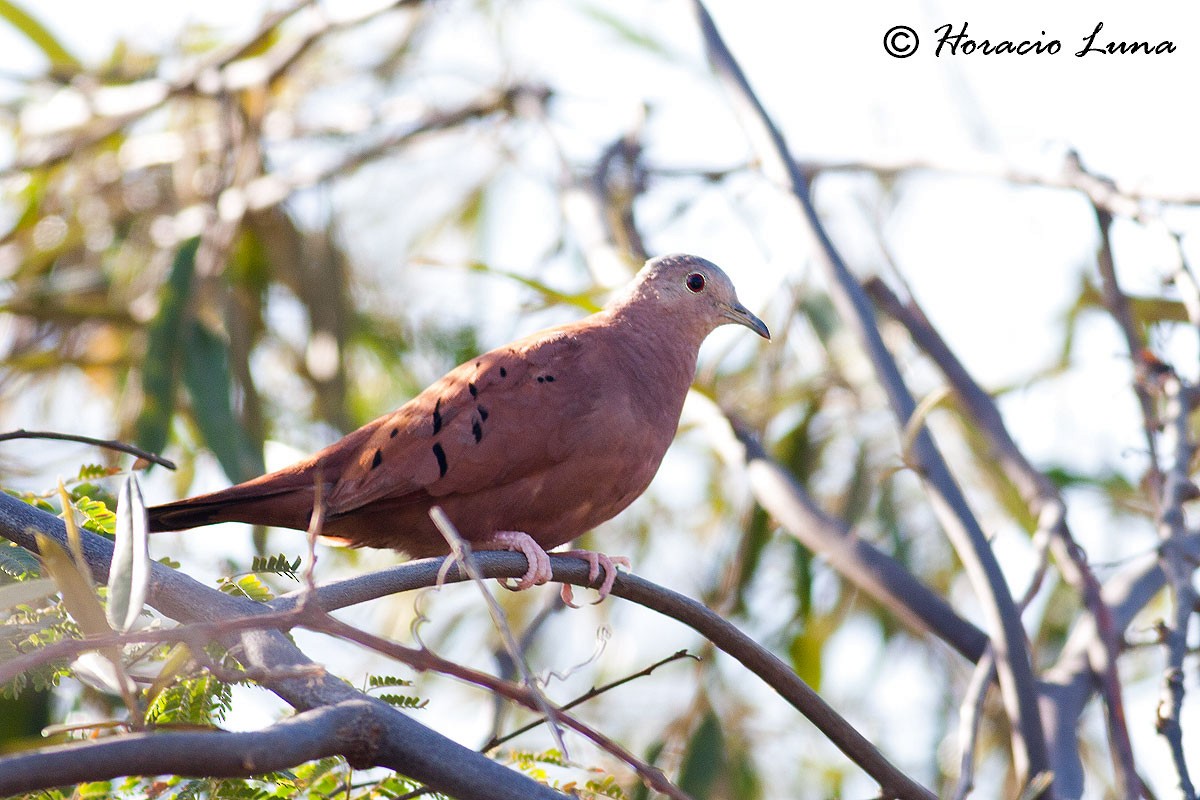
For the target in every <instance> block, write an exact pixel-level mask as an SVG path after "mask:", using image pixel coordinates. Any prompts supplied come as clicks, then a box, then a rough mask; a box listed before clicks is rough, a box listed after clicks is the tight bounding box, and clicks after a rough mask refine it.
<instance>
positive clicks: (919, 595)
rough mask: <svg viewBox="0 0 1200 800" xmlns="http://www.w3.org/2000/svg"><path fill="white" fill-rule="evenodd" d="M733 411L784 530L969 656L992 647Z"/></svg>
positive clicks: (757, 480)
mask: <svg viewBox="0 0 1200 800" xmlns="http://www.w3.org/2000/svg"><path fill="white" fill-rule="evenodd" d="M727 417H728V419H729V424H730V425H731V426H732V428H733V432H734V434H735V435H736V436H737V438H738V441H740V442H741V443H742V445H743V446H744V447H745V449H746V467H747V472H748V477H749V479H750V491H751V492H753V493H754V497H755V499H756V500H758V502H759V504H761V505H762V507H763V508H764V509H765V510H766V511H767V513H768V514H770V515H771V516H772V517H773V518H774V519H775V521H776V522H778V523H779V524H780V525H782V526H783V528H784V530H786V531H787V532H788V533H789V534H791V535H792V536H794V537H796V539H798V540H800V542H802V543H803V544H804V546H805V547H807V548H808V549H810V550H812V551H813V552H814V553H818V554H819V555H820V556H821V557H822V558H824V559H825V560H826V561H828V562H829V565H830V566H831V567H833V569H835V570H836V571H837V572H838V574H839V575H841V576H842V577H844V578H845V579H846V580H848V581H850V582H851V583H853V584H854V585H855V586H856V587H857V588H858V589H860V590H862V591H863V592H865V593H866V594H868V595H869V596H871V597H873V598H874V599H875V601H876V602H878V603H879V604H880V605H881V606H883V607H884V608H885V609H886V610H887V611H889V612H891V613H893V614H895V615H896V617H897V618H898V619H899V620H900V621H901V622H902V623H904V624H905V625H907V626H908V627H909V628H911V629H912V630H914V631H917V632H919V633H932V634H933V635H935V636H937V637H939V638H940V639H942V640H943V641H945V642H946V643H947V644H949V645H950V646H951V647H953V648H954V649H955V650H957V651H958V652H959V653H960V654H961V655H963V656H964V657H965V658H967V659H969V660H971V661H978V660H979V658H980V657H981V656H982V655H983V653H984V651H985V650H986V649H987V645H988V638H987V634H985V633H984V632H983V631H981V630H979V628H976V627H975V626H974V625H972V624H971V623H970V622H968V621H967V620H965V619H963V618H962V617H960V616H959V615H958V614H957V613H956V612H955V611H954V609H953V608H951V607H950V604H949V603H947V602H946V601H945V600H943V599H942V598H941V597H939V596H938V595H937V594H934V592H933V591H932V590H931V589H930V588H929V587H928V586H926V585H925V584H923V583H921V581H920V580H918V579H917V578H916V577H914V576H913V574H912V573H911V572H909V571H908V570H907V569H905V568H904V567H903V566H902V565H900V564H899V563H897V562H896V561H895V559H893V558H892V557H891V556H889V555H887V554H886V553H884V552H883V551H881V550H879V549H878V548H876V547H875V546H874V545H872V544H871V543H870V542H867V541H864V540H863V539H860V538H858V537H857V536H856V535H855V534H854V532H853V531H852V530H850V528H849V527H848V526H847V525H846V524H845V523H844V522H842V521H841V520H839V519H836V518H834V517H832V516H830V515H828V514H826V513H825V512H824V511H823V510H822V509H821V508H820V507H819V506H818V505H817V504H816V503H815V502H814V501H813V499H812V498H811V497H810V496H809V495H808V493H807V492H805V491H804V487H802V486H801V485H800V484H798V483H797V482H796V480H795V479H794V478H793V477H792V476H791V475H790V474H789V473H788V472H787V470H785V469H784V468H783V467H782V466H781V465H780V464H779V463H778V462H777V461H775V460H774V459H772V458H771V457H770V456H769V455H768V454H767V452H766V450H764V449H763V446H762V443H761V442H759V441H758V438H757V437H756V436H755V435H754V432H753V431H751V430H750V429H749V427H748V426H746V425H745V424H744V423H743V422H742V421H741V420H740V419H738V418H737V417H735V416H733V415H727Z"/></svg>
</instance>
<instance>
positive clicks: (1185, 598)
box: [1157, 376, 1200, 800]
mask: <svg viewBox="0 0 1200 800" xmlns="http://www.w3.org/2000/svg"><path fill="white" fill-rule="evenodd" d="M1163 388H1164V391H1165V393H1166V397H1167V407H1166V411H1165V413H1164V415H1163V417H1164V419H1163V422H1164V423H1165V427H1164V435H1165V437H1166V439H1167V445H1168V446H1167V447H1166V448H1164V449H1165V450H1167V452H1168V454H1169V461H1170V463H1169V464H1168V467H1167V470H1166V475H1165V483H1164V485H1163V493H1162V494H1163V497H1162V506H1161V508H1160V509H1159V513H1158V528H1159V538H1160V539H1161V541H1162V545H1161V548H1160V561H1161V563H1162V570H1163V574H1164V575H1165V576H1166V578H1167V584H1168V586H1169V587H1170V588H1171V593H1172V595H1173V596H1172V602H1173V605H1174V609H1173V611H1174V618H1173V619H1172V620H1171V621H1170V622H1169V623H1164V624H1163V625H1162V636H1163V643H1164V644H1165V645H1166V649H1167V663H1166V666H1165V667H1164V669H1163V688H1162V698H1161V700H1160V701H1159V704H1158V720H1157V728H1158V732H1159V733H1160V734H1162V736H1163V737H1164V738H1165V739H1166V740H1167V744H1168V746H1169V747H1170V750H1171V759H1172V761H1173V762H1174V764H1175V772H1176V774H1177V775H1178V777H1179V793H1180V796H1182V797H1183V798H1185V800H1195V798H1196V788H1195V786H1194V785H1193V784H1192V779H1191V777H1190V775H1189V774H1188V766H1187V759H1186V758H1185V751H1184V748H1183V729H1182V727H1181V723H1180V715H1181V712H1182V710H1183V695H1184V688H1183V659H1184V658H1185V657H1186V656H1187V654H1188V643H1187V637H1188V624H1189V622H1190V621H1191V618H1192V614H1194V613H1195V610H1196V604H1197V595H1196V590H1195V588H1194V587H1193V585H1192V573H1194V572H1195V564H1196V562H1195V561H1194V560H1193V559H1192V558H1191V557H1190V554H1189V553H1187V552H1186V551H1185V550H1184V549H1183V548H1182V547H1181V544H1180V543H1181V542H1183V540H1184V539H1185V538H1186V537H1187V535H1188V529H1187V520H1186V519H1185V517H1184V511H1183V504H1184V503H1185V502H1187V501H1188V500H1190V499H1192V498H1194V497H1195V496H1196V487H1195V485H1194V484H1193V483H1192V481H1191V478H1190V476H1189V474H1188V473H1189V471H1190V469H1191V463H1192V457H1193V456H1194V455H1195V452H1196V444H1195V442H1194V441H1193V439H1192V427H1191V415H1192V412H1193V411H1195V410H1196V405H1197V403H1198V402H1200V392H1198V391H1197V389H1196V387H1194V386H1191V385H1185V384H1184V382H1183V381H1182V380H1180V379H1179V378H1177V377H1174V376H1172V377H1170V378H1169V379H1168V380H1167V381H1166V382H1165V384H1164V387H1163Z"/></svg>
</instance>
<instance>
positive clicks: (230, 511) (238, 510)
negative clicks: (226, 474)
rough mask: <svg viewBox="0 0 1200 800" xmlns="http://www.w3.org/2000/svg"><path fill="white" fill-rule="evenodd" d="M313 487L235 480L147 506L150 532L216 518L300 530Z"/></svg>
mask: <svg viewBox="0 0 1200 800" xmlns="http://www.w3.org/2000/svg"><path fill="white" fill-rule="evenodd" d="M313 495H314V490H313V487H311V486H302V487H299V488H297V487H271V488H267V487H261V486H254V485H253V483H249V484H244V483H243V484H239V485H237V486H231V487H229V488H228V489H222V490H220V491H217V492H212V493H210V494H202V495H199V496H197V497H189V498H187V499H185V500H176V501H175V502H173V503H164V504H163V505H159V506H154V507H152V508H150V509H148V513H149V515H150V530H151V532H159V531H179V530H184V529H186V528H198V527H200V526H202V525H214V524H216V523H218V522H245V523H247V524H250V525H269V526H273V527H279V528H295V529H297V530H304V529H305V528H306V527H307V526H308V520H309V517H310V515H311V514H312V502H313Z"/></svg>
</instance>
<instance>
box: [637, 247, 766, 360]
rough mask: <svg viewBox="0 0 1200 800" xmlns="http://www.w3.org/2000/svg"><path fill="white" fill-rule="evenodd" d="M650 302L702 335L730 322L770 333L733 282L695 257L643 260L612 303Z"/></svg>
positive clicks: (683, 256)
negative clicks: (734, 286) (745, 303)
mask: <svg viewBox="0 0 1200 800" xmlns="http://www.w3.org/2000/svg"><path fill="white" fill-rule="evenodd" d="M626 303H636V304H638V305H642V304H652V305H653V306H655V312H656V313H659V314H670V315H671V316H672V317H674V318H676V319H677V320H678V321H679V322H681V323H684V324H685V326H686V327H688V328H692V329H695V330H697V331H698V332H700V333H701V335H702V336H704V335H707V334H708V333H709V332H710V331H712V330H713V329H715V328H717V327H719V326H721V325H727V324H730V323H736V324H738V325H745V326H746V327H747V328H749V329H750V330H752V331H754V332H755V333H757V334H758V335H759V336H761V337H763V338H764V339H770V338H771V332H770V331H769V330H767V326H766V325H765V324H764V323H763V321H762V320H761V319H759V318H758V317H756V316H754V314H752V313H750V311H749V309H747V308H746V307H745V306H744V305H742V304H741V302H740V301H739V300H738V297H737V292H736V291H735V290H734V288H733V282H732V281H730V280H729V276H728V275H726V274H725V273H724V272H723V271H722V270H721V268H720V267H718V266H717V265H716V264H714V263H712V262H711V261H707V260H705V259H703V258H700V257H699V256H692V255H686V254H683V253H674V254H671V255H665V256H659V257H658V258H652V259H650V260H649V261H647V262H646V266H644V267H642V269H641V271H640V272H638V274H637V277H635V278H634V280H633V285H632V286H631V287H630V289H629V292H628V293H627V294H626V295H625V296H624V297H622V298H620V299H619V300H618V301H616V304H618V305H622V304H626Z"/></svg>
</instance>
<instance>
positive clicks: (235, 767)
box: [0, 699, 560, 797]
mask: <svg viewBox="0 0 1200 800" xmlns="http://www.w3.org/2000/svg"><path fill="white" fill-rule="evenodd" d="M388 727H389V726H388V721H387V720H383V719H380V714H379V708H378V706H377V705H376V704H375V703H369V702H365V701H362V700H352V699H351V700H344V701H342V702H340V703H336V704H334V705H331V706H326V707H324V708H317V709H313V710H311V711H305V712H303V713H301V714H297V715H296V716H294V717H288V718H286V719H283V720H280V721H279V722H277V723H275V724H274V725H270V726H268V727H266V728H263V729H260V730H256V731H248V732H245V733H231V732H229V731H212V732H207V731H160V732H153V733H130V734H124V735H120V736H112V737H109V738H107V739H101V740H99V741H88V742H79V743H73V744H66V745H59V746H56V747H47V748H43V749H41V750H36V751H31V752H23V753H20V754H17V755H11V756H8V757H4V758H0V793H3V794H4V795H9V794H16V793H19V792H32V791H35V790H37V789H46V788H49V787H51V786H66V785H69V784H73V783H83V782H87V781H100V780H110V779H112V778H118V777H121V776H123V775H147V776H150V775H164V774H173V775H183V776H189V777H213V778H246V777H251V776H253V775H262V774H264V773H267V772H274V771H277V770H284V769H289V768H291V767H294V766H296V765H297V764H303V763H304V762H306V761H313V760H315V759H318V758H325V757H327V756H336V755H340V756H345V757H346V760H347V761H349V762H350V763H351V764H358V765H359V766H364V765H371V764H372V759H373V755H372V754H373V750H374V746H373V744H372V743H371V742H370V736H371V734H372V733H373V732H375V733H382V732H383V731H385V730H386V729H387V728H388ZM554 796H555V797H559V796H560V795H558V794H557V793H555V794H554Z"/></svg>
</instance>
